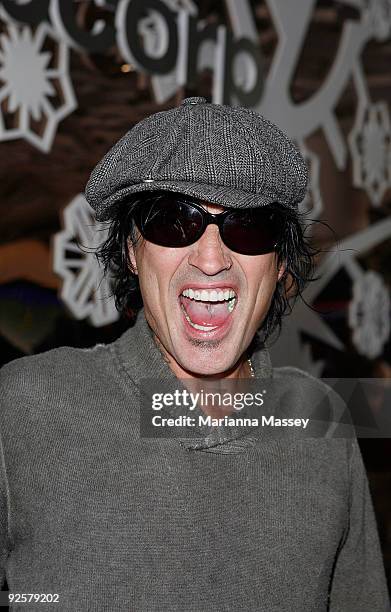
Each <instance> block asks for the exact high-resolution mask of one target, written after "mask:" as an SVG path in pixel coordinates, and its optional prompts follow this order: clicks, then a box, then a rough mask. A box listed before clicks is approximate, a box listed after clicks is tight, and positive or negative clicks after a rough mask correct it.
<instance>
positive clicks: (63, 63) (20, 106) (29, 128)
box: [0, 13, 77, 152]
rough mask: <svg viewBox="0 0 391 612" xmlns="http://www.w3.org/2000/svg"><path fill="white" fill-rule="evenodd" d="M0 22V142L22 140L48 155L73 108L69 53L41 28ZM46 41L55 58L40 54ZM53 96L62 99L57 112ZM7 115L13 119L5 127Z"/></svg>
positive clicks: (50, 53)
mask: <svg viewBox="0 0 391 612" xmlns="http://www.w3.org/2000/svg"><path fill="white" fill-rule="evenodd" d="M0 16H1V17H2V21H3V22H4V24H5V30H4V31H3V34H2V35H1V36H0V83H2V85H1V87H0V104H1V105H2V107H0V140H3V141H4V140H14V139H17V138H24V139H25V140H27V141H28V142H30V143H31V144H33V145H34V146H35V147H37V148H38V149H40V150H41V151H44V152H48V151H50V149H51V146H52V143H53V140H54V137H55V134H56V131H57V126H58V124H59V122H60V121H61V120H62V119H63V118H64V117H66V116H67V115H69V114H70V113H71V112H72V111H73V110H74V109H75V108H76V106H77V105H76V100H75V96H74V93H73V89H72V85H71V82H70V79H69V76H68V48H67V46H66V44H65V43H63V42H58V41H57V40H56V37H55V35H54V34H53V32H52V30H51V29H50V28H49V26H48V25H47V24H45V23H43V24H40V25H39V26H38V27H37V29H36V30H35V32H33V31H32V30H31V29H30V28H29V27H28V26H21V25H18V24H17V23H16V22H12V21H10V22H7V21H6V19H5V18H4V17H3V14H1V13H0ZM47 41H49V42H50V44H51V45H52V46H53V45H54V47H55V52H51V51H47V50H44V45H45V43H46V42H47ZM52 61H53V62H54V65H53V66H52V65H51V62H52ZM54 96H58V97H59V99H60V105H59V106H58V107H57V108H56V106H55V105H54V103H53V100H54ZM51 98H52V100H51ZM11 114H15V116H14V118H13V124H12V126H11V127H8V125H7V121H6V115H8V116H10V115H11ZM34 121H36V122H39V126H38V127H36V126H34V125H33V122H34Z"/></svg>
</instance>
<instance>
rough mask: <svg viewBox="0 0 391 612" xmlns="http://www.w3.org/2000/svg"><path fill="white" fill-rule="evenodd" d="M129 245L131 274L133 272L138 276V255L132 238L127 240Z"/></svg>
mask: <svg viewBox="0 0 391 612" xmlns="http://www.w3.org/2000/svg"><path fill="white" fill-rule="evenodd" d="M127 245H128V255H129V262H130V266H129V268H130V270H131V272H133V274H138V270H137V262H136V254H135V252H134V246H133V244H132V241H131V240H130V238H128V239H127Z"/></svg>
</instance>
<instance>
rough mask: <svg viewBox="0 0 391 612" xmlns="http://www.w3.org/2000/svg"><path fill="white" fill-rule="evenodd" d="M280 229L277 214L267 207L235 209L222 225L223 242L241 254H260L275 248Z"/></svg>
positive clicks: (279, 220) (280, 224)
mask: <svg viewBox="0 0 391 612" xmlns="http://www.w3.org/2000/svg"><path fill="white" fill-rule="evenodd" d="M281 231H282V223H281V219H280V218H279V215H278V214H277V213H276V212H274V211H271V210H268V209H267V208H256V209H247V210H243V211H235V212H232V213H231V214H230V215H228V216H227V218H226V219H225V222H224V227H223V240H224V242H225V244H226V245H227V246H228V247H229V248H230V249H231V250H232V251H236V252H237V253H242V254H243V255H262V254H264V253H271V252H272V251H274V249H275V245H276V242H278V240H279V238H280V236H281Z"/></svg>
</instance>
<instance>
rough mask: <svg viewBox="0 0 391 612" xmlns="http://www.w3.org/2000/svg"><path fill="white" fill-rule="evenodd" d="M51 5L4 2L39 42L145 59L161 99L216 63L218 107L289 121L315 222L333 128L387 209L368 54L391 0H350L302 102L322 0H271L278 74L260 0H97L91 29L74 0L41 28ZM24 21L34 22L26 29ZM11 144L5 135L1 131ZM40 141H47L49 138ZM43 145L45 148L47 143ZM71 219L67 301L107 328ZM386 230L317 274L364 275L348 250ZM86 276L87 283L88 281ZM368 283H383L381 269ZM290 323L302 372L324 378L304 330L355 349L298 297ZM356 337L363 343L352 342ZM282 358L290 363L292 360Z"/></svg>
mask: <svg viewBox="0 0 391 612" xmlns="http://www.w3.org/2000/svg"><path fill="white" fill-rule="evenodd" d="M40 1H41V0H23V3H20V4H15V3H14V5H13V8H11V4H12V3H11V0H7V2H6V3H5V8H6V10H8V13H7V14H6V20H7V21H8V22H9V23H8V25H7V27H8V28H10V27H11V26H12V27H14V28H17V32H22V31H23V29H24V27H28V28H30V30H29V31H30V32H31V37H32V38H34V37H37V36H38V33H39V31H40V28H42V27H46V28H48V29H49V30H50V31H51V32H52V33H53V32H54V33H55V36H56V37H57V38H58V45H59V46H60V47H61V48H64V47H65V48H66V47H67V45H69V46H71V47H73V49H75V51H76V52H83V53H89V52H94V51H95V52H96V51H97V49H98V50H99V52H101V53H105V52H106V51H108V50H109V48H112V46H113V44H115V45H116V46H117V49H118V51H119V53H120V54H121V56H122V57H123V59H124V60H125V61H126V62H129V63H131V64H132V65H134V66H135V67H136V69H137V70H138V71H140V72H144V73H147V74H149V75H150V77H151V83H152V88H153V92H154V96H155V99H156V101H157V102H158V103H165V102H166V101H167V100H168V99H169V98H170V97H172V95H173V94H174V93H175V92H177V91H178V89H180V88H181V87H185V86H186V85H187V84H189V83H194V82H195V80H196V78H197V76H198V74H199V73H200V71H201V70H202V69H203V68H204V67H205V66H207V67H209V68H211V69H212V72H213V87H212V100H213V102H216V103H228V104H234V105H235V104H243V105H245V106H248V107H249V108H252V109H254V110H256V111H258V112H260V113H261V114H263V115H265V116H266V117H267V118H268V119H270V120H271V121H273V122H275V123H276V124H277V125H279V126H280V127H281V128H282V129H283V130H284V131H285V132H287V133H288V134H289V135H290V136H291V137H292V138H293V139H294V140H295V141H296V142H297V143H298V145H299V146H300V148H301V150H302V152H303V154H304V156H305V158H306V160H307V162H308V166H309V169H310V193H309V195H308V197H307V198H306V200H305V201H304V202H303V204H302V205H301V210H302V211H303V212H306V213H309V216H311V218H317V217H319V216H320V215H321V212H322V209H323V203H322V194H321V190H320V184H319V176H320V170H321V166H320V163H321V162H320V159H319V157H318V156H317V155H316V154H315V153H314V152H312V151H311V150H310V147H309V144H308V143H307V138H308V137H310V136H312V135H313V134H314V133H315V132H317V131H319V130H320V131H322V132H323V135H324V137H325V140H326V142H327V144H328V147H329V150H330V152H331V155H332V157H333V159H334V162H335V164H336V167H337V168H338V169H340V170H343V169H345V168H346V166H347V161H348V154H349V153H350V155H351V158H352V167H353V184H354V185H355V186H356V187H359V188H361V189H364V190H365V191H366V192H367V194H368V196H369V199H370V201H371V204H372V206H376V207H379V206H380V205H381V203H382V200H383V197H384V194H385V192H386V190H387V189H388V188H389V187H390V186H391V176H390V173H391V152H390V147H391V145H390V140H391V134H390V119H389V112H388V108H387V105H386V104H385V103H383V102H376V103H374V102H373V101H372V100H371V97H370V92H369V87H368V83H367V78H366V75H365V72H364V69H363V62H362V54H363V50H364V48H365V47H366V45H367V44H368V42H370V41H371V40H376V41H378V42H384V41H385V40H387V39H388V38H389V37H390V36H391V0H341V2H339V4H343V5H345V6H347V7H351V8H354V9H356V10H357V11H358V13H357V14H358V18H356V19H348V18H347V19H346V20H345V21H344V24H343V28H342V33H341V37H340V41H339V46H338V49H337V50H336V55H335V57H334V61H333V64H332V66H331V68H330V70H329V73H328V75H327V77H326V78H325V79H324V81H323V82H322V84H321V86H320V87H319V89H318V90H317V91H316V92H315V93H314V94H313V95H312V97H310V98H308V99H306V100H305V101H303V102H300V103H297V102H295V101H294V100H293V99H292V96H291V83H292V80H293V79H294V76H295V72H296V68H297V64H298V61H299V58H300V55H301V53H302V49H303V47H304V44H305V40H306V37H307V33H308V30H309V29H310V27H311V22H312V15H313V13H314V10H315V8H316V0H299V1H298V2H287V0H265V3H266V5H267V11H268V13H269V14H270V17H271V19H272V21H273V25H274V28H275V30H276V33H277V37H278V43H277V47H276V49H275V51H274V55H273V58H272V59H271V65H270V67H269V71H268V74H267V78H266V77H265V72H264V65H263V58H262V51H261V47H260V45H259V33H258V31H257V27H256V22H255V17H254V13H253V8H252V5H251V2H250V0H240V2H239V1H238V0H225V8H226V13H227V16H228V20H229V26H228V25H227V26H226V25H225V24H217V23H206V22H202V21H200V20H199V19H198V13H197V6H196V4H195V2H193V0H90V2H91V3H92V2H93V1H94V3H95V4H96V5H97V6H99V7H101V9H102V10H103V13H102V11H101V12H100V13H99V17H98V18H97V20H96V22H95V24H93V25H92V27H91V29H90V30H89V31H87V30H83V27H82V26H81V24H80V23H79V22H78V21H77V19H75V15H76V13H75V11H74V8H73V7H72V4H73V3H71V2H69V3H68V2H61V1H60V0H44V1H43V0H42V3H41V5H42V6H41V13H42V15H41V16H42V22H40V23H37V21H36V20H34V19H35V18H34V15H33V11H32V7H33V6H34V4H35V3H36V2H40ZM3 4H4V3H3ZM7 7H8V9H7ZM104 10H107V11H108V12H110V13H111V16H110V19H106V17H105V15H104ZM113 16H114V20H113ZM16 19H18V21H19V23H22V24H25V25H24V26H22V25H16V22H15V20H16ZM31 28H32V30H31ZM32 31H33V32H34V34H33V33H32ZM19 36H20V34H19ZM2 41H3V39H1V40H0V44H2ZM67 51H68V50H67ZM0 52H1V49H0ZM64 53H65V51H64ZM38 54H39V53H38ZM35 55H37V52H36V54H35ZM2 60H3V55H0V62H1V61H2ZM47 66H48V64H44V65H43V68H42V66H41V71H42V70H44V69H45V68H47ZM66 72H67V65H64V66H63V78H64V79H65V78H66ZM3 80H4V79H3ZM68 82H69V77H68ZM349 82H352V83H353V86H354V90H355V93H356V97H357V101H358V104H357V114H356V118H355V122H354V127H353V129H352V131H351V133H350V135H349V136H348V138H346V136H345V134H344V132H343V130H342V128H341V125H340V124H339V120H338V117H337V114H336V110H335V109H336V108H337V107H338V103H339V102H340V100H341V97H342V96H343V93H344V91H345V89H346V87H347V85H348V83H349ZM0 95H1V92H0ZM46 97H50V96H48V95H46ZM74 107H75V103H74ZM69 112H70V111H69ZM14 137H18V136H17V135H15V136H14ZM21 137H25V135H24V133H21ZM1 139H3V140H4V139H5V138H4V137H3V134H2V133H1V132H0V140H1ZM30 142H31V140H30ZM51 142H52V139H50V138H47V141H46V150H47V151H49V150H50V146H51ZM34 144H35V146H39V143H34ZM40 146H41V147H42V144H41V145H40ZM79 197H81V196H79ZM69 208H70V209H71V208H72V206H71V205H70V207H69ZM72 210H73V208H72ZM69 214H70V215H71V216H70V218H69V220H68V221H67V225H66V229H65V230H64V232H68V233H67V234H66V236H67V238H66V239H65V237H64V236H65V234H64V233H61V234H62V235H63V238H62V239H60V238H57V239H56V253H55V256H56V257H57V260H58V262H60V263H59V265H58V270H60V273H62V274H63V278H64V289H63V295H64V298H63V299H64V300H65V301H67V300H68V302H67V303H68V305H69V307H70V308H73V309H74V312H75V313H76V314H75V316H77V317H80V316H81V313H82V312H84V313H87V314H85V315H84V316H89V318H90V320H91V321H92V322H93V321H98V323H96V324H102V323H101V321H103V320H106V319H105V316H102V315H101V314H99V312H98V311H99V308H100V307H101V305H100V304H99V303H98V302H97V301H95V300H94V299H91V296H90V294H89V291H90V287H91V283H90V279H91V278H92V277H94V278H95V280H97V278H98V276H97V275H98V271H97V270H95V272H93V273H92V272H91V270H92V263H91V262H92V260H91V261H90V263H88V264H87V263H85V262H84V263H83V265H82V264H80V270H82V271H83V274H81V273H80V274H79V273H77V271H76V269H73V268H72V265H71V264H72V261H71V259H72V258H71V259H69V257H68V255H69V253H70V252H71V251H72V249H67V250H65V243H66V244H67V246H69V247H71V246H73V247H76V243H75V237H77V236H78V235H79V232H80V228H79V226H80V223H79V222H76V221H71V220H70V219H71V218H72V219H73V217H75V218H80V214H79V213H77V214H76V213H75V214H74V213H69ZM84 214H87V213H86V212H85V213H84ZM75 215H76V216H75ZM87 217H88V215H87ZM68 226H69V227H68ZM69 228H71V229H69ZM78 228H79V229H78ZM385 228H388V226H386V225H379V224H376V225H375V226H374V227H369V228H368V229H367V230H364V232H360V233H359V234H356V235H354V236H352V237H351V238H347V239H346V241H343V243H342V244H341V245H339V249H338V251H339V253H340V255H339V256H338V258H337V259H338V262H339V263H338V265H337V266H335V260H334V259H333V258H332V257H331V258H330V257H329V256H327V257H326V258H325V260H324V261H323V263H322V264H321V266H320V269H319V270H318V271H317V275H320V276H322V275H324V278H326V280H327V279H329V280H330V276H329V275H330V274H334V273H336V272H337V271H338V270H339V269H340V268H341V267H344V269H346V271H348V273H349V274H350V275H352V274H353V272H352V270H353V269H354V268H355V269H356V272H357V266H358V264H357V262H355V261H353V259H352V258H351V257H350V256H347V255H346V254H345V253H344V252H343V251H342V250H341V249H343V248H345V247H344V245H345V246H346V245H349V244H354V245H355V246H354V247H351V248H356V249H357V250H358V252H362V251H363V250H365V249H369V248H370V247H369V246H368V245H369V243H370V244H372V245H374V244H375V243H376V244H378V243H379V242H380V241H381V239H382V236H383V235H384V231H387V232H388V234H387V236H388V237H389V236H390V232H389V231H388V229H387V230H385ZM88 237H89V239H90V240H91V241H92V242H93V243H94V244H95V242H94V240H95V239H94V238H93V237H92V236H91V235H89V236H88ZM346 248H349V247H348V246H346ZM57 250H58V253H57ZM349 257H350V259H349ZM94 261H95V260H94ZM69 262H70V263H69ZM73 263H74V262H73ZM68 264H69V265H68ZM75 265H76V264H75ZM87 270H88V273H87ZM94 275H95V276H94ZM362 275H364V278H367V277H365V273H364V272H362V273H361V276H360V279H361V280H358V277H356V276H354V277H353V276H352V286H353V300H352V305H351V306H350V307H349V308H350V311H351V313H352V314H351V315H350V323H351V325H352V332H353V335H355V338H358V336H360V337H361V335H362V334H361V331H360V332H358V331H357V330H359V329H360V330H362V328H363V326H364V328H365V329H367V328H368V326H369V327H370V326H371V325H374V324H375V323H373V322H372V323H369V322H368V321H369V319H368V316H367V315H365V316H364V317H362V316H361V317H360V316H359V314H358V312H359V310H360V309H361V310H363V309H364V306H363V302H362V299H361V298H359V297H358V296H362V295H363V293H362V291H363V290H362V289H359V288H358V287H362V282H364V281H363V280H362ZM83 278H84V281H83V282H84V283H85V288H83V283H82V280H83ZM324 278H323V277H322V278H321V280H320V281H317V282H315V283H312V284H311V285H310V287H309V288H308V290H307V291H308V292H309V293H305V297H306V300H307V302H309V303H314V301H315V300H316V297H317V296H318V295H319V293H320V292H321V290H322V287H324V286H325V285H324V282H325V281H324ZM369 278H370V279H373V277H372V276H370V277H369ZM366 282H367V283H368V282H369V285H370V287H372V288H373V287H374V281H373V280H372V281H371V280H370V281H368V279H367V280H366ZM80 283H82V285H80ZM360 283H361V284H360ZM371 283H372V284H371ZM65 284H66V286H67V289H65ZM75 287H76V288H77V289H78V290H79V294H80V295H82V297H83V295H84V294H85V295H86V296H88V298H86V299H82V300H81V299H79V298H77V297H75ZM354 287H355V288H354ZM383 288H384V287H383ZM360 291H361V293H360ZM371 291H372V294H371V295H376V296H377V297H376V299H380V298H379V296H380V295H383V294H384V292H383V293H381V291H380V290H376V291H375V289H371ZM311 292H312V293H311ZM80 295H79V297H80ZM373 299H375V298H373ZM384 300H385V298H384ZM384 300H383V302H384V303H385V301H384ZM383 302H382V303H383ZM108 303H110V301H109V300H108V302H107V304H108ZM70 304H71V305H70ZM87 305H88V308H87ZM94 308H96V309H97V315H96V316H94V315H93V313H94ZM361 310H360V312H361ZM365 312H367V311H365ZM111 313H112V314H111V315H107V316H108V318H110V316H113V317H114V314H113V311H111ZM354 313H356V314H354ZM93 324H95V323H93ZM287 325H288V326H289V325H290V326H291V331H290V334H291V336H290V340H289V346H290V351H289V356H290V360H291V361H295V362H296V363H297V364H300V363H301V360H302V361H303V363H302V367H304V368H305V369H307V370H310V371H312V372H314V373H319V372H320V370H321V368H322V363H321V362H317V363H313V362H312V361H311V354H310V350H309V347H308V345H305V346H304V350H303V341H302V339H301V338H302V333H303V332H304V333H307V334H309V335H311V336H313V337H315V338H318V339H320V340H322V341H323V342H325V343H326V344H329V345H330V346H333V347H334V348H336V349H337V350H343V349H344V346H343V344H342V342H341V341H340V340H339V339H338V338H337V337H336V336H335V334H334V333H333V332H332V330H331V329H330V328H329V326H328V325H327V324H326V323H325V322H324V321H323V320H322V318H321V317H320V316H319V315H318V314H317V313H314V312H312V311H309V310H308V308H307V307H306V306H304V305H302V304H301V303H300V302H298V303H297V305H296V307H295V313H294V314H293V315H292V317H290V318H289V321H287ZM376 325H377V323H376ZM381 329H382V330H383V331H382V333H381V334H378V338H381V341H377V349H376V350H381V349H380V348H379V347H381V346H383V344H382V342H383V336H385V331H384V330H386V327H384V326H383V327H382V328H381ZM360 334H361V335H360ZM353 341H354V342H355V341H356V340H354V338H353ZM278 345H280V346H282V347H283V349H282V351H281V354H282V356H283V357H284V355H283V353H285V354H286V353H287V351H286V346H287V343H286V342H285V340H284V339H283V338H282V342H281V341H280V342H279V343H278ZM361 346H362V343H361V344H360V343H359V340H357V349H358V350H363V349H361V348H359V347H361ZM275 350H277V351H278V350H280V349H278V348H276V349H275ZM277 361H278V362H279V363H281V360H277ZM282 361H283V360H282Z"/></svg>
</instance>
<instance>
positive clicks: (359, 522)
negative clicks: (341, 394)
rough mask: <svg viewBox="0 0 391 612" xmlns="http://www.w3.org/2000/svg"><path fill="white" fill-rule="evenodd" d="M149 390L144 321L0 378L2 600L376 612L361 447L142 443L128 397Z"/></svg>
mask: <svg viewBox="0 0 391 612" xmlns="http://www.w3.org/2000/svg"><path fill="white" fill-rule="evenodd" d="M253 362H254V366H255V371H256V375H257V376H258V377H269V376H272V375H273V376H274V377H275V378H276V379H277V380H278V379H280V380H284V381H285V382H286V381H287V380H288V379H289V384H290V385H291V386H292V391H294V390H295V389H296V390H297V389H299V388H300V385H301V381H302V380H303V377H304V376H305V375H304V374H302V373H300V372H299V371H297V370H294V369H290V368H283V369H276V370H274V371H273V370H272V369H271V366H270V362H269V360H268V355H267V353H266V352H265V351H264V350H263V351H260V352H258V353H256V354H255V355H254V357H253ZM151 375H153V376H156V378H159V377H162V378H167V377H168V378H170V377H173V374H172V373H171V370H169V368H168V366H167V364H166V363H165V362H164V360H163V359H162V356H161V354H160V352H159V351H158V349H157V348H156V346H155V344H154V342H153V340H152V338H151V335H150V333H149V328H148V326H147V324H146V322H145V319H144V317H143V315H142V314H141V315H140V316H139V320H138V322H137V324H136V325H135V327H133V328H132V329H130V330H128V331H127V332H125V334H124V335H123V336H122V337H121V338H120V339H119V340H117V341H116V342H114V343H113V344H111V345H107V346H105V345H98V346H96V347H95V348H93V349H88V350H82V349H73V348H59V349H55V350H52V351H49V352H47V353H44V354H42V355H37V356H34V357H28V358H23V359H19V360H17V361H14V362H12V363H11V364H9V365H7V366H6V367H4V368H3V370H2V379H1V380H2V395H1V400H2V402H1V403H2V406H1V416H0V425H1V434H2V464H1V465H2V470H1V486H0V494H1V495H0V501H1V504H0V546H1V569H2V577H3V579H4V576H6V577H7V581H8V585H9V589H10V591H12V592H16V593H58V594H59V603H58V604H56V607H55V609H56V610H60V611H67V612H68V611H72V612H74V611H75V610H78V611H99V612H103V611H110V612H112V611H117V610H118V611H127V612H129V611H137V612H155V611H156V612H203V611H210V610H213V611H214V612H230V611H232V612H233V611H235V612H236V611H237V610H244V611H254V612H255V611H262V612H326V610H331V611H332V612H337V611H338V612H385V611H386V610H387V605H388V598H387V589H386V583H385V577H384V570H383V566H382V559H381V553H380V548H379V542H378V536H377V531H376V525H375V521H374V515H373V510H372V504H371V500H370V496H369V492H368V485H367V480H366V476H365V471H364V468H363V465H362V461H361V457H360V454H359V450H358V446H357V443H356V441H355V440H351V439H350V440H348V439H330V440H327V439H309V440H297V441H293V440H292V441H290V442H288V441H287V440H270V441H264V440H261V439H257V437H256V436H254V434H251V435H249V436H247V437H246V436H242V437H241V438H239V437H238V439H232V437H231V439H227V440H224V437H223V438H222V439H221V440H220V442H218V443H214V444H213V445H208V444H207V443H205V444H201V445H200V446H199V447H198V450H197V449H195V448H194V445H193V446H192V444H191V443H189V444H188V445H187V446H186V445H185V444H182V443H181V442H180V441H179V440H176V439H142V438H140V435H139V393H138V386H137V382H138V381H139V380H140V378H142V377H145V376H151ZM307 378H308V377H307ZM313 384H314V385H319V384H321V383H319V382H318V381H316V380H315V379H314V380H313ZM46 606H47V607H48V606H49V604H46ZM53 606H54V604H53ZM50 607H52V606H50ZM11 609H12V610H33V609H40V610H41V609H42V604H38V605H34V604H26V603H24V604H19V605H15V606H14V607H12V608H11Z"/></svg>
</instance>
